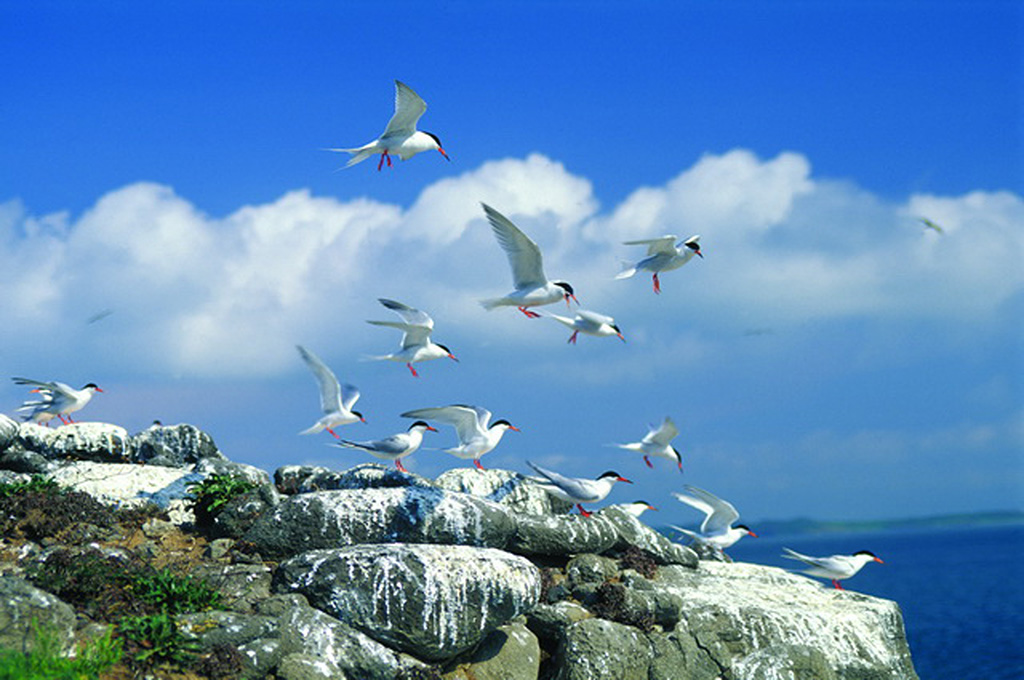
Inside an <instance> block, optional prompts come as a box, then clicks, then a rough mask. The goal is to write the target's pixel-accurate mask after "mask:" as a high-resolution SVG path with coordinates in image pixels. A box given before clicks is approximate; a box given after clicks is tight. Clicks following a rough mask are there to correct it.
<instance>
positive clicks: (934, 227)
mask: <svg viewBox="0 0 1024 680" xmlns="http://www.w3.org/2000/svg"><path fill="white" fill-rule="evenodd" d="M917 219H918V221H919V222H921V224H923V225H924V226H925V228H926V229H931V230H933V231H935V233H937V234H945V233H946V230H945V229H943V228H942V227H940V226H939V225H937V224H935V222H932V221H931V220H930V219H928V218H927V217H918V218H917Z"/></svg>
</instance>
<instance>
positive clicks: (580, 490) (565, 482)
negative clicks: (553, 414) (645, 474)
mask: <svg viewBox="0 0 1024 680" xmlns="http://www.w3.org/2000/svg"><path fill="white" fill-rule="evenodd" d="M526 462H527V464H529V466H530V467H532V468H533V469H534V470H536V471H537V472H538V473H539V474H540V475H542V476H543V477H544V479H543V480H542V481H538V480H533V479H532V478H531V480H532V481H534V482H535V483H537V484H538V486H540V487H541V488H542V489H544V490H545V491H547V492H548V493H549V494H551V495H552V496H554V497H555V498H561V499H562V500H563V501H569V502H570V503H575V504H576V507H577V508H579V509H580V514H581V515H583V516H584V517H590V515H591V514H592V513H590V512H587V511H586V510H584V509H583V506H582V505H581V503H600V502H601V501H603V500H604V499H605V498H606V497H607V496H608V494H609V493H611V490H612V487H613V486H614V485H615V482H626V483H627V484H632V483H633V482H631V481H629V480H628V479H626V478H625V477H623V476H622V475H620V474H619V473H618V472H613V471H610V470H609V471H608V472H605V473H603V474H602V475H601V476H599V477H598V478H597V479H581V478H579V477H566V476H564V475H560V474H558V473H557V472H555V471H553V470H547V469H545V468H542V467H541V466H539V465H535V464H534V463H531V462H530V461H526Z"/></svg>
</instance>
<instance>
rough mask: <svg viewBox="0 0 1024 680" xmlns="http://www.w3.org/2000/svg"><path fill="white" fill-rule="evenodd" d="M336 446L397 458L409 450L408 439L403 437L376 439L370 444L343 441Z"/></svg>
mask: <svg viewBox="0 0 1024 680" xmlns="http://www.w3.org/2000/svg"><path fill="white" fill-rule="evenodd" d="M337 446H342V447H346V448H350V449H362V450H363V451H371V452H373V453H379V454H381V455H384V456H397V455H399V454H402V453H405V452H406V451H407V450H408V449H409V438H408V436H405V435H392V436H391V437H387V438H386V439H378V440H375V441H371V442H353V441H349V440H347V439H343V440H341V441H340V442H338V444H337Z"/></svg>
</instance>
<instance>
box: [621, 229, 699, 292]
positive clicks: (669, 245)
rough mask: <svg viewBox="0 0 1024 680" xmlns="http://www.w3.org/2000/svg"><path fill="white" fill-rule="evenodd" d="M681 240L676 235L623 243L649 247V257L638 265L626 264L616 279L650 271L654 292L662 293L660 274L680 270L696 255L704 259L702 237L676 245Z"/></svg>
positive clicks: (693, 237)
mask: <svg viewBox="0 0 1024 680" xmlns="http://www.w3.org/2000/svg"><path fill="white" fill-rule="evenodd" d="M678 239H679V237H678V236H675V235H674V234H667V235H665V236H662V237H660V238H648V239H642V240H639V241H623V245H627V246H647V257H645V258H644V259H642V260H640V261H639V262H637V263H636V264H628V263H627V264H626V266H625V268H624V269H623V270H622V271H621V272H619V273H618V274H617V275H616V276H615V278H616V279H628V278H630V277H631V276H633V275H634V274H636V273H637V272H638V271H649V272H651V273H652V274H653V275H654V292H655V293H660V292H661V281H659V280H658V273H659V272H670V271H672V270H673V269H679V268H680V267H682V266H683V265H684V264H686V263H687V262H689V261H690V260H692V259H693V256H694V255H697V256H698V257H700V258H702V259H703V257H704V255H703V254H702V253H701V252H700V245H699V244H698V243H697V242H698V241H700V235H699V234H698V235H696V236H691V237H690V238H688V239H686V240H685V241H683V242H681V243H679V244H676V241H677V240H678Z"/></svg>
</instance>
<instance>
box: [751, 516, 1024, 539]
mask: <svg viewBox="0 0 1024 680" xmlns="http://www.w3.org/2000/svg"><path fill="white" fill-rule="evenodd" d="M1013 524H1024V511H1020V510H1005V511H998V512H971V513H959V514H953V515H934V516H930V517H907V518H902V519H879V520H859V521H847V522H840V521H819V520H813V519H807V518H802V517H801V518H796V519H789V520H766V521H763V522H758V523H757V527H758V528H757V531H760V532H764V533H766V534H775V535H779V534H828V533H851V532H869V531H890V530H897V529H899V530H906V529H943V528H953V527H960V526H985V525H1013Z"/></svg>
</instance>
